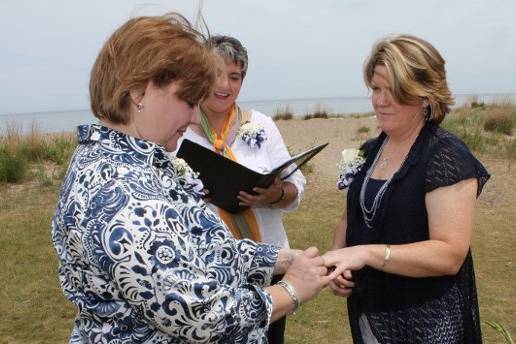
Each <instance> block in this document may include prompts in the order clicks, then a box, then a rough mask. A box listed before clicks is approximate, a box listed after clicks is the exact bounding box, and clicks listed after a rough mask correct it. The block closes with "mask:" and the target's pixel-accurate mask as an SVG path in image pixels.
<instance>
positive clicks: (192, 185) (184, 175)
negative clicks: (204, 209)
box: [170, 157, 204, 197]
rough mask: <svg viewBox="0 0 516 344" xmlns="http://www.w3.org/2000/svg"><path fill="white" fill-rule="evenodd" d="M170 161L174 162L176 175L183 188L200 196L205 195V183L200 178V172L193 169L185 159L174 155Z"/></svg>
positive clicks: (173, 166)
mask: <svg viewBox="0 0 516 344" xmlns="http://www.w3.org/2000/svg"><path fill="white" fill-rule="evenodd" d="M170 162H171V163H172V168H173V170H174V175H175V177H176V179H177V181H178V182H179V184H180V185H181V186H182V187H183V189H184V190H185V191H187V192H192V193H194V194H195V195H197V196H199V197H202V196H204V193H203V189H204V185H203V184H202V181H201V180H200V179H199V173H197V172H195V171H194V170H192V168H191V167H190V165H188V163H187V162H186V161H185V160H184V159H181V158H176V157H173V158H172V159H170Z"/></svg>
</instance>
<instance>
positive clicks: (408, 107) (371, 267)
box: [324, 35, 489, 344]
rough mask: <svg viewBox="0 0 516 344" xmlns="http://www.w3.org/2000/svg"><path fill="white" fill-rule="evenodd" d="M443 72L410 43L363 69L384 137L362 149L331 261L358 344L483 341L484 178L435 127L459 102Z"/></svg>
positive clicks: (395, 42)
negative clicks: (479, 286)
mask: <svg viewBox="0 0 516 344" xmlns="http://www.w3.org/2000/svg"><path fill="white" fill-rule="evenodd" d="M444 65H445V61H444V59H443V58H442V57H441V55H440V54H439V52H438V51H437V50H436V49H435V48H434V47H433V46H432V45H431V44H430V43H428V42H427V41H425V40H423V39H421V38H418V37H414V36H409V35H401V36H397V37H394V38H387V39H384V40H382V41H380V42H378V43H377V44H376V45H375V46H374V47H373V50H372V52H371V55H370V56H369V58H368V60H367V61H366V64H365V68H364V79H365V82H366V84H367V86H368V87H369V88H370V89H371V90H372V98H371V99H372V105H373V108H374V110H375V113H376V118H377V120H378V125H379V127H380V129H381V131H382V132H381V134H380V135H379V136H378V137H377V138H375V139H373V140H371V141H368V142H366V143H365V144H364V145H363V146H362V148H361V149H362V150H363V152H364V154H365V163H364V164H363V165H362V166H361V169H360V170H359V172H358V173H357V174H356V175H355V176H354V179H353V181H352V182H351V183H350V186H349V190H348V193H347V209H346V210H345V211H344V215H343V217H342V220H341V221H340V223H339V224H338V225H337V227H336V230H335V237H334V242H333V249H334V251H330V252H328V253H327V254H326V255H325V256H324V259H325V262H326V265H327V267H332V268H335V271H334V272H333V273H332V275H331V277H332V278H334V280H333V281H332V282H331V283H330V287H331V288H332V289H333V291H334V293H335V294H337V295H341V296H349V299H348V313H349V321H350V325H351V332H352V335H353V341H354V342H355V343H426V344H429V343H435V344H437V343H480V342H481V341H482V337H481V333H480V321H479V312H478V303H477V297H476V287H475V277H474V272H473V261H472V256H471V251H470V244H471V235H472V227H473V215H474V210H475V203H476V198H477V197H478V196H479V195H480V192H481V191H482V187H483V186H484V184H485V183H486V181H487V180H488V178H489V174H488V173H487V171H486V170H485V168H484V167H483V166H482V164H481V163H480V162H479V161H478V160H477V159H476V158H475V157H474V156H473V155H472V154H471V152H470V151H469V149H468V148H467V146H466V145H465V144H464V142H462V141H461V140H460V139H459V138H457V137H456V136H455V135H453V134H451V133H450V132H448V131H446V130H445V129H443V128H441V127H440V126H439V124H440V123H441V122H442V120H443V119H444V117H445V115H446V114H447V113H448V112H449V111H450V106H451V105H452V104H453V97H452V95H451V92H450V91H449V89H448V86H447V82H446V71H445V67H444ZM344 184H346V183H344ZM344 184H343V185H344Z"/></svg>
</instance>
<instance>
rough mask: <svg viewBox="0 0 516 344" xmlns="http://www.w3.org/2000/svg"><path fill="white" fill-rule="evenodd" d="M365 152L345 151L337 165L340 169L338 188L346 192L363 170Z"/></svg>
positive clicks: (356, 150)
mask: <svg viewBox="0 0 516 344" xmlns="http://www.w3.org/2000/svg"><path fill="white" fill-rule="evenodd" d="M364 162H365V159H364V152H363V151H361V150H358V149H344V150H343V151H342V158H341V160H340V162H339V163H338V164H337V166H338V169H339V179H338V180H337V188H338V189H339V190H346V189H347V188H348V187H349V185H350V184H351V182H352V181H353V179H354V178H355V175H356V174H357V173H358V172H359V171H360V170H361V169H362V165H363V164H364Z"/></svg>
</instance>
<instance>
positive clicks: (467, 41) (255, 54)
mask: <svg viewBox="0 0 516 344" xmlns="http://www.w3.org/2000/svg"><path fill="white" fill-rule="evenodd" d="M197 4H198V1H196V0H161V1H157V0H154V1H152V0H150V1H142V0H108V1H105V0H88V1H76V0H1V2H0V47H1V48H0V49H1V50H0V84H1V85H2V86H1V92H0V114H6V113H25V112H44V111H65V110H81V109H87V108H88V107H89V99H88V81H89V73H90V69H91V67H92V65H93V62H94V61H95V58H96V56H97V54H98V52H99V50H100V48H101V47H102V44H103V43H104V42H105V40H106V39H107V38H108V37H109V35H110V34H111V33H112V32H113V31H114V30H115V29H116V28H117V27H119V26H120V25H121V24H123V23H124V22H125V21H126V20H128V19H129V18H132V17H135V16H139V15H159V14H163V13H165V12H168V11H177V12H180V13H182V14H183V15H185V16H186V17H187V18H189V19H191V20H194V18H195V13H196V9H197V6H198V5H197ZM202 7H203V11H202V12H203V15H204V18H205V21H206V23H207V25H208V27H209V30H210V32H211V33H212V34H227V35H232V36H235V37H236V38H238V39H240V40H241V41H242V43H243V44H244V46H246V48H247V50H248V53H249V70H248V73H247V76H246V79H245V81H244V85H243V87H242V91H241V93H240V97H239V99H240V100H243V101H244V100H246V101H257V100H267V99H297V98H323V97H354V96H357V97H360V96H367V89H366V88H365V86H364V83H363V79H362V66H363V62H364V60H365V59H366V57H367V55H368V54H369V52H370V49H371V47H372V45H373V44H374V42H375V41H377V40H378V39H380V38H382V37H385V36H387V35H395V34H401V33H409V34H413V35H417V36H420V37H422V38H424V39H426V40H428V41H429V42H431V43H432V44H433V45H434V46H435V47H436V48H437V49H438V50H439V51H440V52H441V54H442V55H443V57H444V58H445V60H446V68H447V71H448V83H449V86H450V88H451V90H452V92H453V93H455V94H486V93H516V20H515V19H514V18H515V17H516V1H515V0H453V1H450V0H418V1H414V0H390V1H381V0H238V1H237V0H204V3H203V6H202Z"/></svg>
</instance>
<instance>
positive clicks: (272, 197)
mask: <svg viewBox="0 0 516 344" xmlns="http://www.w3.org/2000/svg"><path fill="white" fill-rule="evenodd" d="M253 191H254V192H256V193H257V194H258V195H251V194H248V193H247V192H245V191H240V192H239V194H238V196H237V198H238V200H239V201H240V202H239V205H241V206H246V207H264V206H269V205H270V204H271V203H273V202H276V201H278V200H280V198H281V197H282V195H283V193H284V191H283V190H282V185H281V180H280V179H279V177H276V179H274V182H273V183H272V184H271V186H269V187H268V188H259V187H255V188H253Z"/></svg>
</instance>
